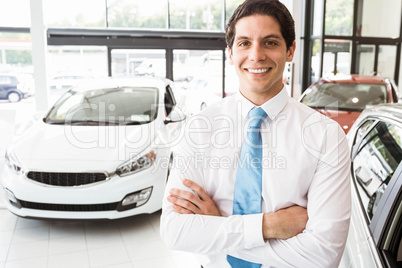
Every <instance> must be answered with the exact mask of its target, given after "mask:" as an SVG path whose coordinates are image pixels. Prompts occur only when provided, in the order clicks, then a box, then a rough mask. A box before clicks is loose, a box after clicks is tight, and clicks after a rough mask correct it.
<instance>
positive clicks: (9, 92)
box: [0, 84, 25, 102]
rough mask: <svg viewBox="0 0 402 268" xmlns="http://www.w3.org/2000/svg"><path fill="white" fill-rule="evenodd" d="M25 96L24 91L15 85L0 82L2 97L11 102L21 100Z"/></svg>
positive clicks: (0, 94)
mask: <svg viewBox="0 0 402 268" xmlns="http://www.w3.org/2000/svg"><path fill="white" fill-rule="evenodd" d="M24 96H25V94H24V92H22V91H21V90H19V89H18V88H17V86H15V85H2V84H0V99H2V100H8V101H9V102H19V101H20V100H21V99H23V98H24Z"/></svg>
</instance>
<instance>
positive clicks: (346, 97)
mask: <svg viewBox="0 0 402 268" xmlns="http://www.w3.org/2000/svg"><path fill="white" fill-rule="evenodd" d="M299 101H300V102H302V103H304V104H306V105H307V106H309V107H311V108H313V109H315V110H317V111H319V112H320V113H322V114H324V115H326V116H328V117H330V118H332V119H334V120H335V121H337V122H338V123H339V124H340V125H341V127H342V128H343V130H344V131H345V133H347V132H348V131H349V129H350V127H351V126H352V124H353V122H354V121H355V120H356V118H357V117H358V116H359V115H360V113H361V112H362V111H363V109H365V108H366V107H369V106H374V105H377V104H381V103H397V102H398V90H397V88H396V85H395V83H394V82H393V81H392V80H391V79H388V78H383V77H379V76H367V75H347V76H339V75H338V76H334V77H331V78H325V77H324V78H320V79H319V80H318V81H317V82H315V83H313V84H312V85H311V86H309V87H308V88H307V89H306V91H305V92H304V93H303V94H302V96H301V97H300V99H299Z"/></svg>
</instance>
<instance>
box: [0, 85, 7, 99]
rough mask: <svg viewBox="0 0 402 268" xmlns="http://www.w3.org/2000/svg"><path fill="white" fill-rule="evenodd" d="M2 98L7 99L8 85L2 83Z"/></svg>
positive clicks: (0, 93)
mask: <svg viewBox="0 0 402 268" xmlns="http://www.w3.org/2000/svg"><path fill="white" fill-rule="evenodd" d="M0 99H7V90H6V86H3V85H0Z"/></svg>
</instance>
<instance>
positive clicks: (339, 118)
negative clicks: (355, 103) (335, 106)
mask: <svg viewBox="0 0 402 268" xmlns="http://www.w3.org/2000/svg"><path fill="white" fill-rule="evenodd" d="M317 111H318V112H320V113H322V114H323V115H326V116H328V117H329V118H331V119H333V120H335V121H336V122H338V123H339V125H340V126H341V127H342V129H343V130H344V131H345V133H348V131H349V129H350V128H351V127H352V125H353V123H354V122H355V121H356V119H357V118H358V117H359V115H360V114H361V112H360V111H339V110H330V109H317Z"/></svg>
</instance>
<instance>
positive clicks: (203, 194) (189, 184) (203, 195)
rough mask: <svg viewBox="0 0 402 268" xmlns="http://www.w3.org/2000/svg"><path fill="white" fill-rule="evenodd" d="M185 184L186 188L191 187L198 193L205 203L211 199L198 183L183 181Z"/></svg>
mask: <svg viewBox="0 0 402 268" xmlns="http://www.w3.org/2000/svg"><path fill="white" fill-rule="evenodd" d="M183 184H184V185H185V186H187V187H189V188H190V189H191V190H193V191H194V192H196V193H197V195H198V196H199V198H200V199H201V200H204V201H205V200H208V199H210V198H209V196H208V195H207V193H206V192H205V191H204V189H203V188H202V187H201V186H199V185H198V184H197V183H195V182H193V181H192V180H188V179H183Z"/></svg>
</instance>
